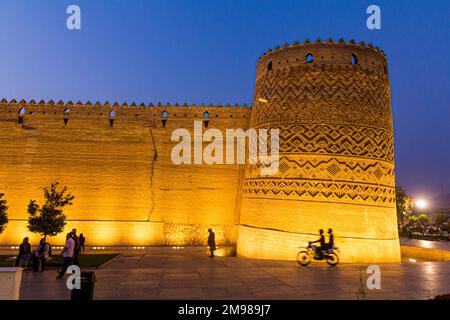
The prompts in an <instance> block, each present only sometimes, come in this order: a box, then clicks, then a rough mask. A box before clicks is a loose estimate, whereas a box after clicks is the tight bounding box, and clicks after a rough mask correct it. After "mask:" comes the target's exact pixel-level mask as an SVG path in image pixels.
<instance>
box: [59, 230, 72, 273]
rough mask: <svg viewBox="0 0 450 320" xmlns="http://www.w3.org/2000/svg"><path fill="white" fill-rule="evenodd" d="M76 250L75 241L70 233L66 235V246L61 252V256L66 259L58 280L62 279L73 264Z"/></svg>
mask: <svg viewBox="0 0 450 320" xmlns="http://www.w3.org/2000/svg"><path fill="white" fill-rule="evenodd" d="M74 249H75V241H74V240H73V239H72V233H68V234H67V235H66V245H65V246H64V250H63V251H62V252H61V255H62V256H63V257H64V262H63V265H62V268H61V271H58V273H59V275H58V276H57V277H56V278H58V279H62V277H63V276H64V274H65V273H66V271H67V268H68V267H69V266H71V265H72V264H73V253H74Z"/></svg>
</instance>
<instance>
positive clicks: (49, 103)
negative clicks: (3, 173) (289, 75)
mask: <svg viewBox="0 0 450 320" xmlns="http://www.w3.org/2000/svg"><path fill="white" fill-rule="evenodd" d="M0 105H1V106H4V105H10V106H19V107H20V108H21V107H27V106H32V107H35V106H46V107H49V106H54V107H61V108H62V107H66V108H70V107H72V106H75V107H86V108H88V107H97V108H139V109H140V108H178V107H183V108H236V109H250V108H251V106H247V104H246V103H244V104H243V105H239V104H238V103H236V104H234V105H231V104H230V103H227V104H225V105H223V104H220V103H219V104H216V105H214V104H212V103H210V104H205V103H201V104H199V105H197V104H195V103H193V104H190V105H189V104H187V103H184V104H179V103H178V102H176V103H174V104H171V103H169V102H168V103H166V104H162V103H161V102H158V103H157V104H153V103H148V104H145V103H143V102H142V103H140V104H139V105H138V104H136V103H135V102H132V103H131V104H128V103H126V102H123V103H121V104H119V103H118V102H114V103H112V104H111V103H110V102H109V101H105V102H104V103H101V102H100V101H97V102H95V103H94V104H93V103H92V102H91V101H86V102H85V103H82V102H81V101H77V102H76V103H74V102H72V101H70V100H69V101H67V102H64V101H62V100H59V101H58V102H56V103H55V102H54V101H53V100H52V99H50V100H48V101H47V102H46V101H45V100H40V101H39V102H36V101H35V100H30V101H28V102H27V101H25V100H24V99H22V100H20V101H19V102H18V101H17V100H16V99H11V100H10V101H8V100H6V99H2V100H1V101H0Z"/></svg>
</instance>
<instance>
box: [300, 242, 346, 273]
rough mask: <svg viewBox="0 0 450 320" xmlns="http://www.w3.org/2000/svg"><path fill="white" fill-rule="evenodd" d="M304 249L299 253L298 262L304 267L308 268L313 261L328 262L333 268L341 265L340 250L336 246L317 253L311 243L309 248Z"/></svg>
mask: <svg viewBox="0 0 450 320" xmlns="http://www.w3.org/2000/svg"><path fill="white" fill-rule="evenodd" d="M304 249H305V250H301V251H300V252H299V253H297V262H298V263H299V264H300V265H302V266H307V265H308V264H310V263H311V261H312V260H319V261H320V260H326V262H327V263H328V264H329V265H330V266H332V267H334V266H335V265H337V264H338V263H339V250H338V248H337V247H335V246H333V247H332V248H330V249H327V250H322V252H316V251H315V250H314V248H313V247H312V246H311V243H308V246H307V247H305V248H304Z"/></svg>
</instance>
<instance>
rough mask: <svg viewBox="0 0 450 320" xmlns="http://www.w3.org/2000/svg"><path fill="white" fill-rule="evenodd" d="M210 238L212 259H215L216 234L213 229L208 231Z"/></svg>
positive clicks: (209, 244)
mask: <svg viewBox="0 0 450 320" xmlns="http://www.w3.org/2000/svg"><path fill="white" fill-rule="evenodd" d="M208 232H209V236H208V246H209V251H210V252H211V254H210V256H209V257H210V258H214V251H215V250H216V234H215V233H214V232H213V231H212V229H211V228H209V229H208Z"/></svg>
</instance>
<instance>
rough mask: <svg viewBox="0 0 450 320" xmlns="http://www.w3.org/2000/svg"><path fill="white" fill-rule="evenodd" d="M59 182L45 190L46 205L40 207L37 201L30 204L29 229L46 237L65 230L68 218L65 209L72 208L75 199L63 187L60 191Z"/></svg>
mask: <svg viewBox="0 0 450 320" xmlns="http://www.w3.org/2000/svg"><path fill="white" fill-rule="evenodd" d="M58 186H59V182H53V183H52V184H51V186H50V187H45V188H44V198H45V203H44V204H43V205H42V206H40V205H39V204H38V203H37V202H36V201H35V200H30V203H29V204H28V215H29V217H28V229H29V230H30V231H31V232H34V233H39V234H42V235H43V236H44V237H46V236H48V235H50V236H55V235H57V234H58V233H60V232H62V231H63V230H64V226H65V225H66V216H65V215H64V212H63V209H64V207H66V206H71V205H72V201H73V199H75V197H74V196H73V195H72V194H70V193H69V192H68V191H67V187H63V188H62V189H61V190H60V191H58Z"/></svg>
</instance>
